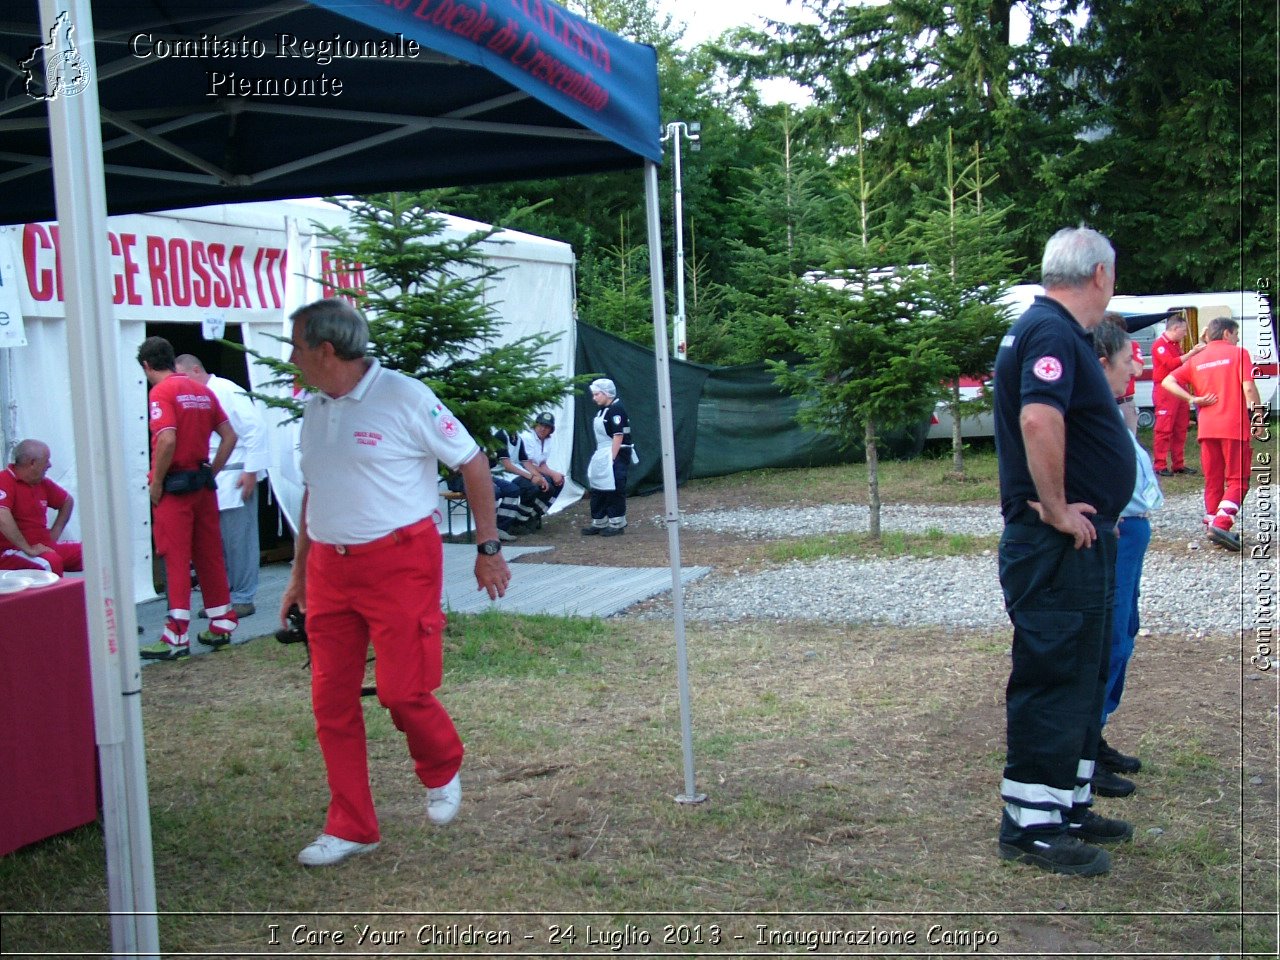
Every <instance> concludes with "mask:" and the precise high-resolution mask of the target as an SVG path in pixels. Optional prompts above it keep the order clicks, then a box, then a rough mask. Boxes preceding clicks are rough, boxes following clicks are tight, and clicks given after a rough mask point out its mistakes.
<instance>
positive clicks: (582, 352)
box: [571, 322, 929, 493]
mask: <svg viewBox="0 0 1280 960" xmlns="http://www.w3.org/2000/svg"><path fill="white" fill-rule="evenodd" d="M577 334H578V348H577V355H576V360H575V368H574V372H575V374H577V375H578V376H592V377H608V378H609V379H610V380H612V381H613V382H614V383H615V384H617V387H618V396H619V397H620V398H621V399H622V403H623V406H625V407H626V410H627V415H628V416H629V417H630V418H631V436H632V439H633V440H634V442H635V445H636V453H637V454H638V455H639V457H640V462H639V463H638V464H636V465H635V466H633V467H632V468H631V473H630V476H629V478H628V480H627V492H628V493H649V492H652V491H653V490H657V489H661V487H662V447H661V437H660V435H659V432H658V394H657V386H656V379H655V376H654V355H653V351H652V350H649V349H646V348H645V347H642V346H640V345H639V344H636V343H632V342H631V341H629V340H624V339H622V338H621V337H617V336H614V335H613V334H611V333H606V332H605V331H603V330H600V329H598V328H596V327H592V326H590V325H588V324H585V323H581V322H579V323H578V325H577ZM671 406H672V410H671V419H672V423H673V426H674V428H675V453H676V480H677V482H678V483H684V482H685V481H687V480H689V479H691V478H697V477H718V476H723V475H725V474H730V473H739V472H741V471H744V470H759V469H763V468H767V467H815V466H826V465H828V464H833V463H854V462H857V461H859V460H861V459H862V458H863V450H862V447H861V445H859V446H858V447H857V448H856V449H852V450H842V449H840V447H839V445H838V444H837V443H836V441H835V440H834V439H832V438H831V437H828V436H825V435H823V434H820V433H815V432H814V431H812V430H810V429H808V428H807V427H802V426H800V425H799V424H798V423H797V422H796V410H797V409H798V408H799V406H800V404H799V401H798V400H796V399H795V398H794V397H792V396H790V395H788V394H786V393H783V391H782V390H781V388H779V387H778V386H777V385H776V384H775V383H774V380H773V374H771V373H769V371H768V370H766V369H765V367H764V364H762V363H754V364H747V365H745V366H738V367H711V366H704V365H702V364H697V363H683V362H678V361H672V363H671ZM597 409H598V408H597V407H596V405H595V404H594V403H593V402H592V400H591V395H590V393H589V392H588V391H587V389H586V387H585V385H584V386H583V387H581V388H580V389H579V392H578V397H577V411H576V416H575V421H574V437H573V461H572V466H571V473H572V476H573V478H574V479H575V480H576V481H577V482H578V483H581V484H582V485H583V486H586V485H587V484H586V476H587V461H588V460H590V459H591V452H592V449H593V448H594V446H595V442H594V441H593V439H592V436H591V421H592V418H593V417H594V416H595V414H596V410H597ZM928 428H929V425H928V421H927V420H926V421H922V422H921V423H920V424H919V426H918V427H917V428H916V429H914V430H910V431H896V432H894V433H892V434H889V435H888V436H886V437H884V438H882V440H881V456H882V457H913V456H915V455H917V454H919V452H920V450H921V449H922V448H923V446H924V438H925V434H926V433H927V432H928Z"/></svg>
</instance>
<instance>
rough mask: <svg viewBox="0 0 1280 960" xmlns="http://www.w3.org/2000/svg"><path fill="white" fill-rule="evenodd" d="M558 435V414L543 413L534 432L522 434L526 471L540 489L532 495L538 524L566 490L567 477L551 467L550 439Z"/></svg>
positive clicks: (534, 424)
mask: <svg viewBox="0 0 1280 960" xmlns="http://www.w3.org/2000/svg"><path fill="white" fill-rule="evenodd" d="M555 432H556V417H555V414H553V413H549V412H547V411H543V412H542V413H540V414H538V415H537V416H536V417H534V418H533V429H532V430H529V431H528V432H526V433H522V434H520V439H521V440H522V441H523V442H524V455H525V461H524V466H525V469H526V470H528V471H529V473H530V478H531V479H532V481H533V483H534V485H535V486H536V487H537V488H538V489H537V491H535V492H534V494H533V508H534V509H535V510H537V511H538V522H539V525H541V520H542V517H543V516H545V515H546V514H547V513H548V512H549V511H550V510H551V504H552V503H554V502H555V499H556V497H558V496H560V492H561V491H562V490H564V474H563V473H561V472H560V471H559V470H556V469H555V468H554V467H552V466H551V464H550V462H549V461H550V458H551V435H552V434H553V433H555Z"/></svg>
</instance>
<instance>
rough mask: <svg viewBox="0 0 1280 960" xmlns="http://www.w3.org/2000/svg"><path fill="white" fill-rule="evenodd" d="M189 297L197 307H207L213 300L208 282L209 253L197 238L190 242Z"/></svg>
mask: <svg viewBox="0 0 1280 960" xmlns="http://www.w3.org/2000/svg"><path fill="white" fill-rule="evenodd" d="M191 299H192V301H193V302H194V303H195V305H196V306H197V307H207V306H209V304H210V303H212V302H213V291H212V289H211V284H210V282H209V254H208V252H207V251H206V250H205V248H204V244H203V243H201V242H200V241H199V240H193V241H192V242H191Z"/></svg>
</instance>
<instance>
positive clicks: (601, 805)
mask: <svg viewBox="0 0 1280 960" xmlns="http://www.w3.org/2000/svg"><path fill="white" fill-rule="evenodd" d="M688 639H689V649H690V651H691V673H692V685H693V691H694V728H695V755H696V757H697V768H696V769H697V778H698V786H699V789H701V790H705V792H706V793H707V794H708V795H709V799H708V800H707V801H706V802H705V803H704V804H701V805H697V806H683V805H679V804H677V803H675V802H674V801H673V796H674V795H675V794H676V793H678V792H681V791H682V788H683V773H682V767H681V751H680V731H679V719H678V705H677V698H676V685H675V672H674V657H673V653H672V644H671V629H670V625H669V624H664V623H661V622H637V621H617V622H614V621H609V622H602V621H591V620H574V621H561V620H556V619H554V618H546V617H509V618H494V617H488V616H486V617H457V618H455V619H454V621H453V623H452V624H451V627H450V633H449V638H448V643H449V652H448V654H447V661H448V662H449V663H450V669H449V671H448V675H447V677H446V684H445V688H444V689H443V691H442V696H443V699H444V700H445V702H446V703H447V705H448V707H449V708H450V710H451V711H452V712H453V714H454V716H455V718H456V720H457V723H458V726H459V728H460V730H461V731H462V733H463V735H464V739H465V740H466V742H467V747H468V757H467V761H466V764H465V766H464V783H465V788H466V794H465V798H464V804H463V812H462V814H461V816H460V817H459V819H458V820H457V821H455V823H453V824H452V825H450V826H449V827H447V828H444V829H436V828H432V827H431V826H430V824H429V823H428V822H427V820H426V818H425V816H424V812H423V803H424V799H423V791H422V790H421V788H420V787H419V786H418V784H417V782H416V780H415V779H414V776H413V772H412V767H411V764H410V762H409V759H408V756H407V754H406V753H405V750H404V746H403V740H402V738H401V736H400V735H399V734H398V733H397V732H396V731H395V730H394V728H393V727H392V726H391V724H390V722H389V721H388V719H387V716H386V714H385V712H384V711H383V710H381V709H380V708H379V707H378V706H377V705H376V703H375V702H374V701H372V700H366V717H367V723H368V729H369V739H370V756H371V775H372V779H373V786H374V792H375V796H376V798H377V801H378V805H379V813H380V816H381V819H382V829H383V845H382V848H381V849H380V850H378V851H377V852H375V853H374V854H372V855H369V856H367V857H363V858H359V859H357V860H354V861H351V862H349V863H347V864H344V865H342V866H340V867H338V868H335V869H327V870H306V869H304V868H302V867H300V866H298V865H297V864H296V863H295V861H294V856H295V855H296V853H297V851H298V850H299V849H300V848H301V847H302V846H304V845H305V844H306V843H307V842H308V841H310V840H311V839H312V838H313V837H314V835H315V834H316V833H317V832H318V831H319V828H320V826H321V823H322V819H323V813H324V805H325V802H326V798H327V793H326V789H325V784H324V774H323V768H322V765H321V761H320V757H319V754H318V751H317V749H316V746H315V743H314V738H313V736H312V732H311V714H310V709H309V705H308V700H307V690H308V674H307V671H306V669H305V668H304V666H303V658H302V651H301V650H299V649H297V648H296V647H282V646H280V645H277V644H276V643H275V642H274V641H271V640H266V639H264V640H259V641H255V642H254V643H251V644H248V645H246V646H243V647H235V648H231V649H228V650H224V651H222V652H220V653H219V654H217V655H215V656H207V657H200V658H194V659H192V660H189V661H184V662H179V663H175V664H163V665H160V666H157V667H153V668H148V669H147V670H146V671H145V674H144V679H145V690H144V695H145V699H144V712H145V724H146V729H147V738H148V753H147V759H148V770H149V779H150V799H151V808H152V829H153V832H154V846H155V864H156V880H157V889H158V896H159V905H160V908H161V910H162V911H164V913H163V916H162V917H161V919H160V930H161V943H162V945H163V947H164V949H165V951H166V952H171V953H174V954H176V953H179V952H183V951H187V952H191V953H199V954H200V955H202V956H220V957H223V956H225V957H239V956H247V955H250V954H251V953H255V952H263V953H270V954H283V953H288V952H297V953H298V954H311V953H315V954H316V955H320V954H322V953H325V952H327V953H328V955H331V956H364V955H372V953H373V952H374V950H375V948H374V947H371V946H370V944H372V943H374V940H372V939H370V938H368V937H367V938H366V940H365V942H364V943H363V944H357V937H358V932H359V930H360V929H362V925H368V927H369V928H370V929H371V930H375V931H381V932H382V934H383V943H382V944H381V945H380V946H378V947H377V948H376V949H377V950H380V951H385V950H387V949H389V948H390V947H391V946H398V948H399V949H400V950H402V951H404V952H405V953H414V952H431V951H434V952H436V953H437V954H446V955H464V954H466V953H469V952H476V951H479V950H489V951H492V950H494V949H499V948H495V947H492V946H485V947H461V946H435V947H431V948H428V947H426V946H420V945H419V944H418V943H417V938H418V937H419V936H423V937H426V938H427V939H428V940H430V938H431V937H432V936H435V935H436V934H437V933H439V934H440V935H441V936H444V935H446V934H447V933H448V931H450V930H453V929H454V928H453V927H451V926H450V925H451V924H460V925H461V928H475V929H480V928H483V929H485V930H489V931H497V932H499V933H502V932H504V931H505V932H507V933H510V934H511V935H512V937H513V939H512V941H511V946H509V947H502V948H501V949H504V950H507V951H509V952H516V953H522V952H528V953H536V952H544V953H545V952H550V953H556V954H564V955H578V956H584V955H605V954H608V953H611V952H617V951H616V950H614V949H611V948H610V947H609V946H608V944H611V943H612V944H615V945H621V944H622V943H623V941H624V940H626V938H628V937H631V938H632V940H631V946H630V947H620V948H619V949H622V950H623V952H624V953H625V951H626V950H628V949H633V950H639V951H655V950H658V949H659V948H662V947H663V943H662V941H663V937H664V936H668V937H670V938H672V943H670V944H668V945H666V946H665V948H664V949H665V950H666V951H667V952H669V953H672V954H676V955H697V954H698V953H704V954H712V953H718V952H737V953H742V952H748V951H755V952H756V953H757V955H760V953H761V951H763V952H769V951H774V953H773V954H772V955H783V954H797V955H798V954H803V953H806V952H807V950H806V949H805V947H804V946H797V945H796V944H797V943H800V942H801V941H802V940H804V938H821V937H823V936H828V937H830V936H836V935H838V932H839V931H848V930H855V931H863V932H864V934H858V935H859V936H861V935H866V936H873V935H874V936H879V937H881V938H882V939H881V941H880V943H879V945H878V946H866V947H865V948H864V949H855V948H854V947H849V946H847V947H845V948H843V952H846V953H870V954H872V955H894V954H899V953H901V954H914V955H917V956H919V955H937V956H950V955H960V954H965V953H971V952H973V947H974V944H975V943H976V942H977V941H975V939H974V938H976V937H979V935H981V937H983V938H985V947H984V949H986V950H993V951H998V952H1006V953H1007V952H1026V953H1040V954H1041V955H1044V953H1045V952H1052V953H1055V955H1061V954H1063V953H1073V954H1084V955H1098V956H1101V955H1108V956H1110V955H1118V954H1124V955H1126V956H1145V955H1148V954H1150V955H1157V954H1159V955H1163V956H1183V955H1192V954H1196V955H1214V954H1216V955H1228V954H1238V952H1239V951H1240V950H1241V949H1244V950H1246V951H1264V952H1265V951H1268V950H1269V951H1274V950H1275V946H1276V939H1275V926H1274V922H1273V920H1270V919H1267V918H1266V917H1265V916H1260V917H1248V916H1243V915H1242V913H1241V911H1242V910H1243V911H1248V910H1263V911H1265V910H1272V909H1274V907H1275V899H1274V894H1275V887H1274V884H1275V876H1276V873H1275V830H1274V818H1275V813H1276V809H1275V783H1274V779H1273V778H1274V770H1275V752H1274V742H1273V741H1274V713H1271V712H1269V711H1270V710H1271V709H1272V708H1271V704H1273V703H1274V698H1275V687H1274V682H1273V681H1272V679H1271V678H1267V679H1266V680H1263V681H1257V682H1253V683H1248V684H1244V683H1242V682H1241V671H1240V668H1239V664H1238V662H1235V661H1233V659H1232V658H1231V657H1230V656H1224V651H1229V649H1230V645H1229V644H1225V645H1224V644H1221V643H1208V642H1206V641H1205V640H1203V639H1200V640H1196V639H1194V638H1186V637H1173V636H1169V637H1158V638H1155V640H1153V642H1151V643H1149V644H1147V645H1146V646H1145V647H1144V648H1143V650H1142V651H1141V652H1140V655H1139V657H1138V659H1136V660H1135V664H1134V667H1133V671H1134V675H1135V676H1136V677H1138V678H1140V681H1139V680H1135V681H1134V683H1133V688H1132V691H1131V693H1130V694H1129V695H1128V696H1129V699H1126V709H1127V710H1128V711H1129V715H1128V717H1127V718H1126V720H1127V723H1126V725H1125V726H1123V734H1122V736H1123V741H1122V742H1123V743H1124V745H1125V746H1128V747H1130V748H1132V749H1135V750H1137V751H1139V752H1140V753H1141V754H1142V755H1143V756H1144V757H1145V758H1146V760H1147V768H1146V769H1145V770H1144V771H1143V772H1142V773H1141V774H1139V775H1138V779H1139V780H1140V783H1141V789H1140V792H1139V794H1137V795H1136V796H1135V797H1133V798H1131V799H1128V800H1123V801H1114V800H1113V801H1104V803H1105V804H1106V806H1105V808H1104V810H1105V812H1108V813H1111V814H1113V815H1116V814H1122V815H1124V816H1126V817H1128V818H1129V819H1131V820H1132V821H1133V822H1134V823H1135V824H1136V825H1137V835H1136V838H1135V841H1134V842H1133V843H1132V844H1129V845H1126V846H1125V847H1124V848H1122V849H1118V850H1116V851H1115V854H1114V861H1115V868H1114V869H1113V872H1112V874H1111V875H1110V876H1109V877H1107V878H1103V879H1093V880H1081V879H1072V878H1064V877H1055V876H1049V875H1045V874H1043V873H1040V872H1038V871H1036V870H1034V869H1033V868H1030V867H1025V866H1020V865H1011V864H1005V863H1002V862H1000V861H999V860H998V859H997V858H996V856H995V845H994V835H995V829H996V824H997V818H998V798H997V796H996V787H997V784H998V782H999V776H1000V767H1001V763H1002V758H1003V740H1004V731H1003V706H1002V685H1003V682H1004V679H1005V676H1006V674H1007V660H1006V652H1005V651H1006V644H1007V639H1006V638H1005V637H1003V635H1002V634H999V633H991V634H984V633H949V632H945V631H922V630H910V631H904V630H900V629H888V628H886V629H859V630H840V629H822V628H817V629H815V628H814V627H813V626H812V625H810V624H788V623H777V624H773V623H770V624H762V623H755V624H739V625H733V626H729V627H725V626H723V625H721V626H714V627H712V626H705V627H704V626H695V627H692V628H691V629H690V630H689V633H688ZM1242 688H1243V689H1242ZM1242 750H1243V752H1242ZM1255 779H1261V781H1262V783H1261V785H1258V784H1255V783H1254V780H1255ZM103 861H104V852H103V842H102V836H101V831H100V829H99V828H97V827H93V826H91V827H87V828H84V829H81V830H79V831H76V832H74V833H71V834H67V835H64V836H61V837H58V838H54V839H51V840H49V841H46V842H44V843H41V844H37V845H34V846H32V847H28V848H26V849H24V850H21V851H19V852H17V853H16V854H14V855H12V856H9V857H6V858H4V859H0V909H2V910H3V911H5V913H4V915H3V917H2V918H0V924H2V925H3V929H2V930H0V933H2V934H3V946H4V951H5V954H6V955H20V954H24V953H35V952H38V951H48V952H53V953H63V954H72V953H80V954H83V953H90V954H94V953H97V952H100V951H103V950H104V949H105V948H106V947H107V945H108V943H109V934H108V929H107V922H106V919H105V918H104V917H102V916H101V915H100V911H103V910H104V909H105V908H106V890H105V879H104V871H103ZM49 911H59V912H60V913H57V914H52V915H51V914H50V913H48V912H49ZM68 912H69V913H68ZM433 924H434V925H435V926H432V925H433ZM461 928H459V929H461ZM570 928H571V929H570ZM424 930H425V931H427V932H426V933H423V932H422V931H424ZM441 931H444V933H440V932H441ZM868 931H873V932H874V933H872V932H868ZM336 933H341V934H342V935H343V940H342V942H341V943H340V944H339V943H336V942H335V941H334V940H333V939H332V935H333V934H336ZM839 935H842V934H839ZM322 936H329V937H330V939H329V940H328V941H326V942H324V943H320V942H318V941H316V940H315V939H314V938H317V937H322ZM526 936H527V937H530V938H531V939H524V938H525V937H526ZM293 937H300V938H301V942H292V940H291V938H293ZM397 937H400V938H403V939H401V940H400V942H399V943H398V944H394V943H392V942H391V941H393V940H395V939H396V938H397ZM570 937H572V939H570ZM646 937H648V938H651V939H650V940H646V939H645V938H646ZM931 937H932V938H934V939H933V941H932V942H931V941H930V938H931ZM964 937H969V938H970V939H969V940H968V941H967V942H966V941H965V940H964ZM309 938H311V939H309ZM593 938H594V940H593ZM736 938H741V939H736ZM761 938H764V939H763V941H762V940H761ZM770 938H772V939H770ZM886 938H887V939H886ZM944 938H951V939H950V940H946V939H944ZM717 940H718V941H719V942H718V943H717V942H715V941H717ZM275 941H279V942H275ZM685 941H687V942H685ZM867 942H868V943H871V944H874V943H875V942H876V941H867ZM966 943H967V945H966ZM601 944H605V945H601ZM834 949H835V948H834V947H828V948H824V950H825V951H826V952H831V951H833V950H834Z"/></svg>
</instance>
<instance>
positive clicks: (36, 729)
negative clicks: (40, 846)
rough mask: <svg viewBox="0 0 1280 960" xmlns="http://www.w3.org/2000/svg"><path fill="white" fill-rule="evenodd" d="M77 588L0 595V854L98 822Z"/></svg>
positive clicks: (84, 634) (66, 583) (80, 586)
mask: <svg viewBox="0 0 1280 960" xmlns="http://www.w3.org/2000/svg"><path fill="white" fill-rule="evenodd" d="M96 778H97V767H96V753H95V747H94V742H93V691H92V686H91V683H90V680H89V644H88V631H87V629H86V626H85V612H84V582H83V581H82V580H76V579H70V580H63V581H62V582H61V583H56V584H53V585H52V586H48V587H36V588H32V589H28V590H23V591H22V592H21V593H12V594H0V856H3V855H4V854H6V853H9V852H11V851H13V850H16V849H17V848H18V847H21V846H24V845H26V844H28V843H34V842H35V841H37V840H42V839H44V838H45V837H51V836H53V835H54V834H56V833H62V832H63V831H64V830H70V829H72V828H74V827H78V826H80V825H81V824H85V823H89V822H90V821H92V820H93V819H94V818H95V817H96V816H97V779H96Z"/></svg>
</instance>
